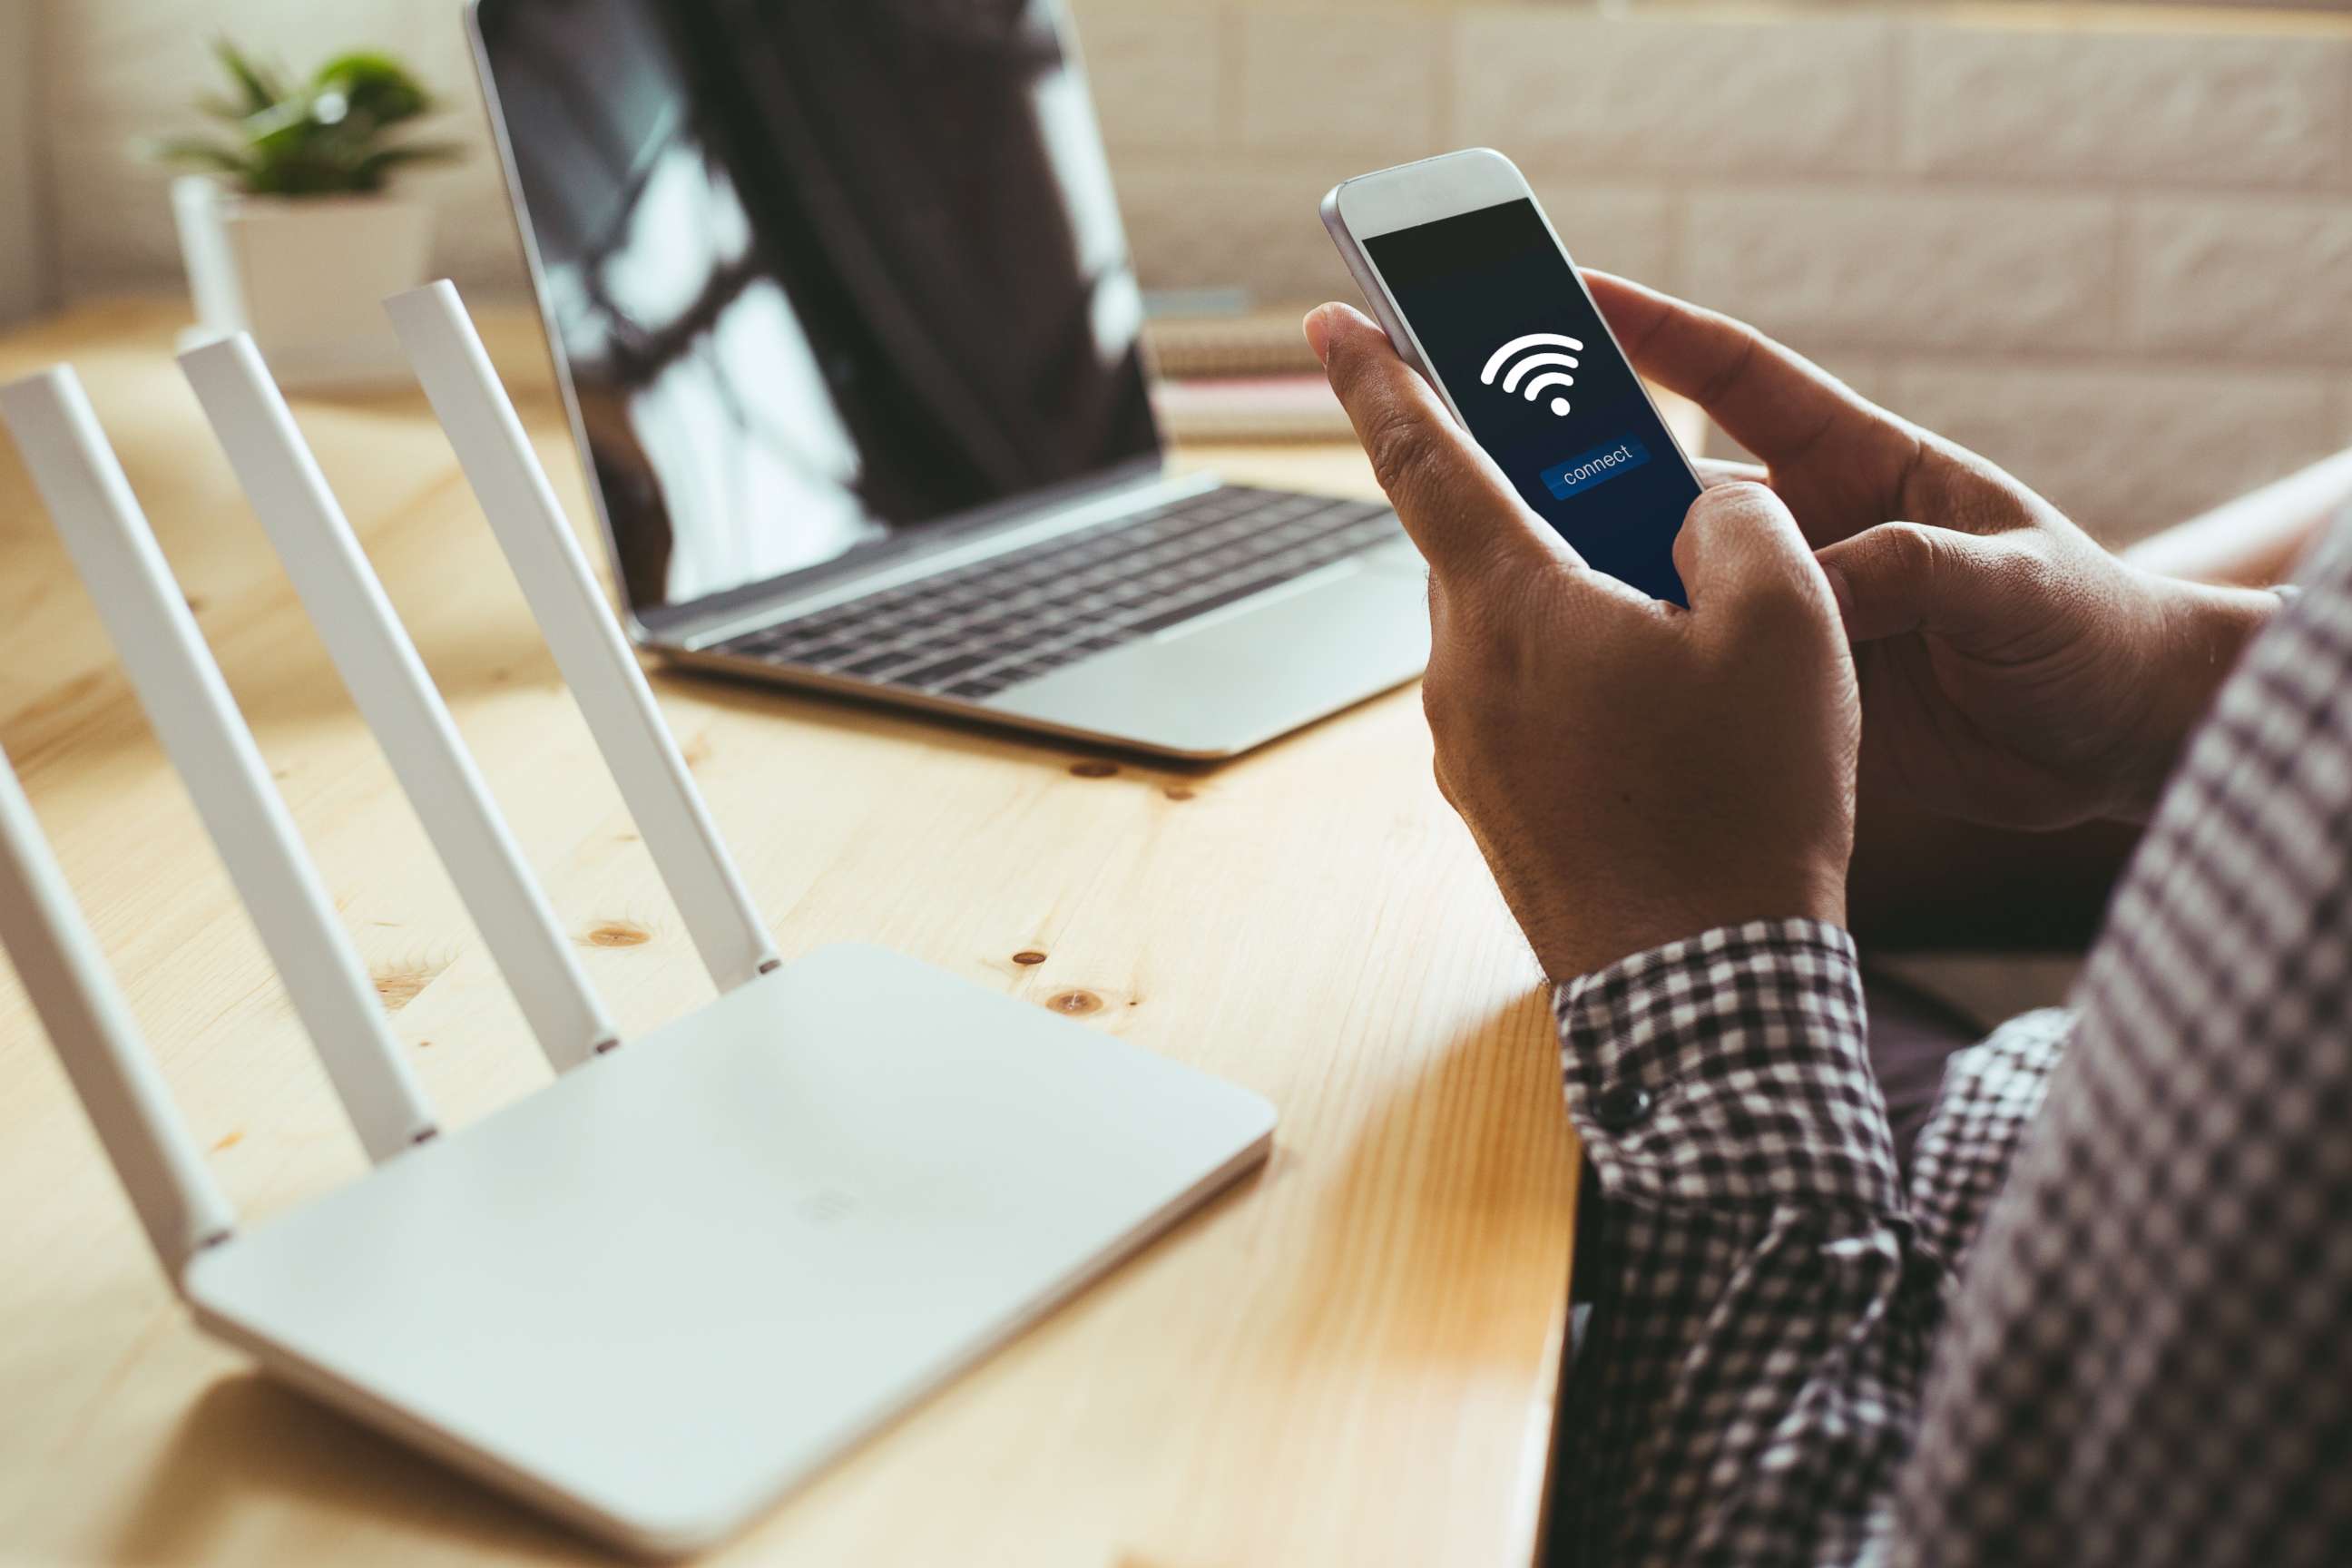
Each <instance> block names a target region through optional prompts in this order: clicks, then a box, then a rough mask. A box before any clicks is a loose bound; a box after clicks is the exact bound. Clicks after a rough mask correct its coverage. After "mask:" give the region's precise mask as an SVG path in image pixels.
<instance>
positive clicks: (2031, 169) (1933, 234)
mask: <svg viewBox="0 0 2352 1568" xmlns="http://www.w3.org/2000/svg"><path fill="white" fill-rule="evenodd" d="M1073 4H1074V5H1076V9H1077V12H1078V20H1079V27H1080V31H1081V35H1082V36H1085V37H1092V36H1094V35H1095V33H1097V31H1100V32H1103V33H1107V34H1109V35H1112V36H1114V37H1116V38H1117V40H1118V42H1117V45H1116V47H1114V48H1112V49H1109V50H1107V51H1105V53H1104V54H1103V56H1102V57H1101V58H1097V59H1096V60H1095V61H1094V72H1095V76H1096V80H1097V92H1098V93H1099V94H1100V95H1101V97H1102V98H1103V99H1104V100H1105V101H1106V103H1107V104H1109V105H1116V106H1117V107H1116V108H1114V109H1111V110H1108V118H1109V119H1110V121H1111V122H1112V126H1113V130H1114V153H1113V157H1114V163H1115V167H1116V170H1117V172H1118V175H1119V179H1120V186H1121V191H1122V194H1123V195H1124V197H1125V200H1126V202H1127V206H1128V216H1129V230H1130V234H1131V236H1132V238H1133V241H1134V245H1135V248H1136V251H1137V254H1138V256H1139V258H1140V259H1141V263H1142V266H1143V268H1144V270H1145V273H1146V275H1147V277H1148V278H1149V279H1150V280H1151V281H1153V282H1155V283H1161V284H1179V283H1216V282H1241V283H1245V284H1248V285H1250V286H1252V287H1253V288H1255V289H1257V290H1258V291H1259V292H1260V293H1262V294H1264V295H1265V296H1267V297H1269V298H1280V297H1298V298H1306V297H1308V296H1312V295H1319V294H1322V293H1326V292H1334V293H1338V294H1339V295H1340V296H1341V297H1347V296H1348V295H1349V292H1350V285H1349V283H1348V282H1347V281H1346V280H1345V278H1344V276H1343V275H1342V274H1341V273H1340V271H1339V268H1338V266H1337V264H1336V262H1334V261H1333V260H1331V259H1330V258H1329V257H1328V254H1327V251H1328V246H1327V245H1326V242H1325V241H1324V238H1323V237H1322V235H1321V233H1320V230H1319V226H1318V224H1317V222H1316V219H1315V213H1314V204H1315V200H1316V197H1317V196H1318V195H1320V193H1321V192H1322V190H1323V189H1324V188H1325V187H1326V186H1328V184H1330V183H1331V182H1332V181H1333V180H1334V179H1337V178H1339V177H1340V176H1342V175H1345V174H1353V173H1358V172H1360V171H1362V170H1364V169H1370V168H1373V167H1377V166H1379V165H1381V164H1382V163H1392V162H1396V161H1398V160H1401V159H1404V158H1410V157H1419V156H1425V155H1427V154H1429V153H1436V152H1442V151H1444V150H1445V149H1446V148H1449V147H1455V146H1462V145H1465V144H1471V143H1476V142H1485V143H1486V144H1489V145H1493V146H1497V147H1501V148H1503V149H1504V150H1505V151H1507V152H1508V153H1511V154H1512V155H1513V156H1514V157H1515V158H1517V160H1518V162H1519V163H1520V164H1521V166H1522V167H1523V168H1525V169H1526V170H1527V171H1528V175H1529V177H1530V179H1531V180H1532V181H1533V182H1534V183H1535V184H1536V186H1537V189H1538V195H1541V196H1542V198H1543V200H1544V203H1545V205H1546V206H1547V207H1548V208H1549V210H1550V211H1551V213H1552V215H1553V218H1554V220H1555V222H1556V223H1557V224H1558V226H1559V229H1560V231H1561V233H1562V235H1563V236H1564V237H1566V238H1567V240H1568V242H1569V245H1570V247H1571V248H1572V249H1574V250H1575V251H1576V253H1577V255H1578V257H1579V258H1580V259H1581V260H1585V261H1590V262H1592V263H1594V264H1597V265H1601V266H1606V267H1610V268H1614V269H1617V270H1621V271H1625V272H1629V273H1632V274H1633V275H1635V276H1638V277H1641V278H1643V279H1647V280H1650V281H1653V282H1655V283H1657V284H1659V285H1660V286H1662V287H1664V288H1667V289H1674V290H1675V291H1677V292H1681V293H1684V294H1686V295H1688V296H1690V297H1692V298H1694V299H1698V300H1704V301H1705V302H1706V303H1708V304H1711V305H1715V306H1717V307H1718V308H1721V309H1725V310H1733V311H1736V312H1738V313H1740V314H1743V315H1746V316H1748V318H1750V319H1751V320H1753V321H1757V322H1758V323H1759V325H1762V326H1764V327H1765V328H1767V329H1768V330H1769V331H1774V332H1777V333H1780V334H1781V335H1783V336H1785V337H1786V338H1788V339H1789V340H1790V342H1794V343H1795V344H1797V345H1798V346H1799V347H1801V348H1802V349H1803V350H1804V351H1805V352H1806V353H1809V354H1811V355H1812V357H1814V358H1815V359H1817V360H1819V361H1820V362H1821V363H1823V364H1824V365H1826V366H1828V367H1829V368H1830V369H1831V370H1832V371H1833V372H1835V373H1837V374H1841V375H1843V376H1844V377H1846V378H1847V379H1848V380H1849V381H1851V382H1852V383H1853V384H1855V385H1856V386H1858V387H1860V388H1861V389H1862V390H1863V391H1864V393H1866V394H1868V395H1872V396H1874V397H1877V398H1880V399H1881V400H1882V401H1885V402H1887V403H1889V404H1890V405H1894V406H1896V407H1898V408H1901V409H1902V410H1903V411H1904V412H1906V413H1908V414H1912V415H1914V416H1916V417H1920V418H1922V419H1924V420H1926V421H1927V423H1929V424H1933V425H1937V426H1940V427H1946V428H1948V430H1949V432H1950V433H1951V434H1952V435H1953V436H1955V437H1957V438H1959V439H1962V440H1966V441H1969V442H1970V443H1972V444H1975V445H1977V446H1979V447H1982V448H1983V449H1984V450H1985V451H1986V452H1987V453H1988V454H1989V455H1990V456H1991V457H1993V458H1996V459H1997V460H1999V461H2000V462H2002V463H2004V464H2006V465H2008V466H2009V467H2010V468H2012V469H2014V470H2015V471H2017V472H2018V473H2019V474H2020V475H2021V476H2022V477H2023V478H2025V479H2028V480H2030V481H2031V482H2032V483H2034V484H2036V485H2038V486H2040V487H2041V488H2042V489H2045V490H2046V491H2047V492H2048V493H2049V494H2050V495H2051V496H2052V497H2053V499H2054V500H2059V501H2060V502H2061V503H2062V504H2063V505H2065V506H2066V507H2068V508H2069V509H2070V510H2072V511H2074V514H2075V515H2076V516H2078V517H2079V518H2081V519H2082V520H2083V521H2084V522H2085V523H2087V524H2089V525H2090V526H2092V527H2093V528H2095V529H2097V530H2098V531H2100V532H2101V533H2103V534H2104V535H2105V536H2106V537H2108V538H2110V539H2114V540H2117V541H2122V540H2126V539H2129V538H2131V537H2135V536H2137V534H2139V533H2142V532H2145V531H2149V530H2152V529H2154V528H2158V527H2161V526H2163V525H2164V524H2165V523H2167V522H2169V521H2174V520H2176V519H2177V518H2179V517H2180V516H2183V515H2186V514H2187V513H2189V512H2190V511H2193V510H2197V509H2198V508H2200V507H2202V506H2204V505H2206V504H2208V503H2210V502H2211V501H2213V500H2219V499H2221V498H2222V497H2224V496H2226V495H2227V494H2229V493H2231V491H2232V490H2233V489H2238V488H2242V487H2243V486H2246V485H2250V484H2252V483H2255V482H2257V481H2259V480H2261V479H2265V478H2269V477H2271V476H2273V475H2275V474H2276V473H2278V472H2280V471H2281V470H2284V469H2285V468H2291V467H2293V466H2294V465H2296V464H2298V463H2300V462H2302V461H2305V460H2306V459H2308V458H2313V457H2316V456H2318V455H2320V454H2321V453H2322V452H2324V451H2326V450H2327V449H2330V448H2332V447H2336V446H2338V445H2342V444H2344V443H2346V442H2347V441H2352V19H2347V18H2342V17H2335V18H2330V17H2326V16H2308V15H2305V16H2281V15H2275V14H2264V13H2262V12H2259V11H2246V12H2191V11H2171V10H2153V11H2129V10H2124V9H2121V8H2109V7H2095V8H2088V9H2083V10H2076V11H2064V10H2059V9H2056V8H2053V7H2049V6H2039V7H2034V8H2031V9H2024V8H2021V9H2020V10H2018V11H2017V12H2015V13H2014V14H2013V15H2012V16H2001V17H1999V18H1998V19H1990V20H1989V19H1987V18H1988V17H1989V16H1990V15H1991V14H1990V13H1987V12H1984V11H1981V10H1980V11H1977V12H1973V13H1969V14H1968V15H1967V16H1966V17H1965V18H1962V17H1960V16H1958V15H1956V14H1955V15H1942V14H1934V13H1929V14H1920V13H1906V12H1903V11H1899V10H1889V11H1885V12H1882V13H1880V14H1876V15H1861V16H1843V15H1819V14H1816V15H1813V16H1757V15H1753V14H1751V15H1748V16H1741V15H1740V14H1738V13H1737V12H1729V13H1723V14H1694V13H1689V12H1681V11H1673V12H1664V13H1661V12H1658V11H1649V12H1644V11H1643V9H1642V8H1641V7H1640V6H1639V5H1636V7H1635V9H1634V12H1633V15H1632V16H1601V15H1598V14H1596V13H1595V12H1592V11H1591V10H1587V9H1584V8H1581V7H1575V6H1568V5H1561V6H1557V7H1554V6H1548V5H1534V4H1520V5H1481V4H1472V5H1466V6H1463V5H1456V6H1454V7H1450V8H1448V7H1436V8H1429V7H1423V8H1417V9H1413V10H1409V11H1404V12H1402V13H1400V12H1397V11H1395V10H1394V9H1393V8H1383V7H1382V6H1381V5H1373V6H1371V7H1370V8H1369V9H1368V8H1366V7H1364V6H1361V5H1358V6H1343V5H1339V3H1338V0H1274V3H1273V4H1271V5H1266V4H1249V3H1246V0H1227V3H1226V4H1224V5H1217V4H1213V3H1212V0H1179V3H1175V4H1171V3H1169V0H1073ZM1155 40H1156V41H1155ZM1163 62H1172V64H1170V65H1169V66H1168V68H1171V69H1175V70H1179V71H1181V73H1182V74H1183V76H1184V79H1185V80H1186V82H1187V83H1188V84H1189V86H1188V89H1187V90H1186V91H1184V92H1183V93H1181V94H1171V93H1160V92H1159V91H1157V90H1156V89H1154V88H1153V87H1152V85H1151V81H1152V79H1153V77H1154V76H1155V73H1157V72H1159V71H1160V70H1161V69H1162V68H1163ZM1204 72H1206V73H1209V74H1213V75H1214V77H1215V80H1213V81H1212V82H1207V83H1203V82H1202V74H1203V73H1204ZM1146 100H1149V101H1152V102H1160V103H1162V104H1165V105H1166V106H1167V108H1166V110H1165V112H1166V114H1167V117H1168V118H1167V120H1166V122H1165V124H1164V126H1155V124H1154V123H1153V121H1152V120H1151V116H1150V114H1149V113H1148V112H1146V111H1145V110H1144V109H1143V107H1142V106H1143V104H1144V103H1145V101H1146ZM1208 103H1213V104H1214V105H1215V106H1216V107H1215V110H1214V112H1213V113H1204V112H1203V105H1204V104H1208Z"/></svg>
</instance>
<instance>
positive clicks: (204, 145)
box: [142, 136, 251, 178]
mask: <svg viewBox="0 0 2352 1568" xmlns="http://www.w3.org/2000/svg"><path fill="white" fill-rule="evenodd" d="M142 151H143V152H144V153H145V154H146V155H147V156H148V157H149V158H150V159H152V160H153V161H154V162H156V163H183V164H186V165H187V166H189V167H190V168H198V169H210V170H213V171H215V173H218V174H236V175H237V176H238V177H240V178H243V177H245V176H247V174H250V172H251V165H250V164H249V163H247V160H246V156H245V154H244V153H241V152H239V151H237V150H236V149H235V148H233V147H226V146H224V145H222V144H221V143H220V142H202V141H198V140H197V139H196V138H194V137H193V136H181V137H173V138H172V139H170V140H167V141H163V142H148V143H147V144H146V145H145V146H144V147H143V148H142Z"/></svg>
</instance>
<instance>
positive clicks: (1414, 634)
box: [988, 558, 1429, 757]
mask: <svg viewBox="0 0 2352 1568" xmlns="http://www.w3.org/2000/svg"><path fill="white" fill-rule="evenodd" d="M1382 564H1385V563H1382ZM1428 658H1429V610H1428V590H1427V588H1426V586H1425V579H1424V578H1423V574H1421V573H1420V572H1418V571H1410V572H1408V571H1391V570H1381V569H1378V568H1376V567H1373V566H1371V565H1370V563H1368V562H1367V561H1366V560H1365V559H1363V558H1359V559H1357V560H1355V561H1352V562H1350V563H1349V565H1348V567H1347V568H1346V569H1344V570H1342V571H1340V572H1338V573H1335V574H1329V575H1317V576H1312V577H1307V578H1302V579H1301V580H1300V581H1299V582H1298V583H1296V584H1290V585H1289V586H1288V587H1287V589H1286V590H1277V591H1276V592H1274V593H1271V594H1268V595H1265V596H1263V597H1261V598H1258V599H1255V600H1253V601H1249V602H1248V603H1246V604H1244V605H1240V606H1237V607H1236V608H1234V609H1232V610H1227V611H1221V612H1218V613H1216V614H1213V615H1212V616H1209V617H1207V618H1206V619H1204V620H1203V621H1202V622H1200V623H1198V624H1195V625H1190V626H1178V627H1175V628H1173V629H1172V630H1171V631H1169V632H1164V633H1162V634H1160V636H1159V637H1154V638H1151V639H1149V640H1147V641H1143V642H1139V643H1130V644H1129V645H1128V646H1127V647H1118V648H1113V649H1111V650H1110V651H1109V652H1108V653H1104V654H1101V655H1098V656H1097V657H1096V658H1090V659H1087V660H1084V661H1082V662H1080V663H1078V664H1075V665H1071V666H1069V667H1068V668H1064V669H1057V670H1055V671H1054V672H1053V673H1052V674H1050V675H1045V676H1040V677H1039V678H1038V679H1035V680H1032V681H1028V682H1025V683H1024V684H1023V685H1020V686H1015V687H1013V688H1011V689H1007V690H1005V691H1003V692H1001V693H999V694H998V695H997V696H996V697H994V698H993V699H992V700H990V701H989V703H988V706H989V707H991V708H993V709H997V710H1002V711H1004V712H1011V713H1019V714H1023V715H1025V716H1027V717H1030V718H1034V719H1040V720H1044V721H1046V722H1048V723H1054V724H1062V725H1067V726H1069V727H1071V728H1073V729H1078V730H1087V731H1096V732H1098V733H1101V734H1105V735H1111V736H1124V737H1129V738H1131V739H1133V740H1137V741H1140V742H1145V743H1146V744H1149V745H1152V746H1155V747H1164V748H1166V749H1168V750H1170V751H1174V752H1185V753H1187V754H1190V755H1193V756H1202V757H1222V756H1231V755H1233V754H1234V752H1242V751H1245V750H1247V749H1248V748H1250V747H1252V746H1255V745H1257V744H1259V743H1260V742H1265V741H1269V740H1272V739H1273V738H1274V737H1275V736H1276V735H1279V734H1282V733H1284V732H1285V731H1289V730H1294V729H1296V728H1297V727H1298V726H1299V725H1301V724H1304V723H1307V722H1308V721H1311V720H1314V719H1318V718H1320V717H1321V716H1322V715H1324V714H1326V713H1328V712H1330V711H1331V710H1334V709H1337V708H1340V707H1344V706H1346V705H1347V704H1349V703H1351V702H1358V701H1361V700H1363V699H1365V698H1367V697H1370V696H1372V695H1374V694H1375V693H1378V692H1381V691H1385V690H1387V689H1389V688H1390V687H1392V686H1395V685H1398V684H1399V683H1401V682H1402V681H1407V680H1410V679H1412V678H1413V677H1414V676H1416V675H1419V674H1420V673H1421V669H1422V666H1423V664H1424V663H1426V662H1427V661H1428Z"/></svg>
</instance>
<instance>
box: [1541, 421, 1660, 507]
mask: <svg viewBox="0 0 2352 1568" xmlns="http://www.w3.org/2000/svg"><path fill="white" fill-rule="evenodd" d="M1649 460H1650V449H1649V448H1648V447H1644V446H1643V445H1642V443H1641V442H1639V441H1636V440H1635V439H1633V437H1631V436H1627V437H1623V438H1622V439H1620V440H1615V441H1612V442H1610V443H1609V445H1607V446H1605V447H1593V448H1592V450H1591V451H1590V452H1583V453H1580V454H1578V455H1577V456H1576V457H1573V458H1570V459H1569V460H1568V461H1566V462H1565V463H1554V464H1553V465H1552V466H1551V467H1550V468H1546V469H1545V470H1544V471H1543V474H1542V476H1541V477H1542V479H1543V482H1544V489H1548V490H1549V491H1551V493H1552V494H1553V495H1555V496H1557V497H1559V499H1560V500H1567V499H1568V498H1569V497H1570V496H1572V495H1574V494H1575V493H1576V492H1577V491H1579V490H1589V489H1591V488H1592V487H1593V486H1595V485H1600V484H1606V483H1608V482H1609V481H1610V480H1611V479H1615V478H1616V477H1617V476H1618V475H1620V474H1622V473H1628V472H1631V471H1632V470H1633V469H1635V468H1640V467H1641V466H1642V465H1643V464H1644V463H1646V462H1648V461H1649Z"/></svg>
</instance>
